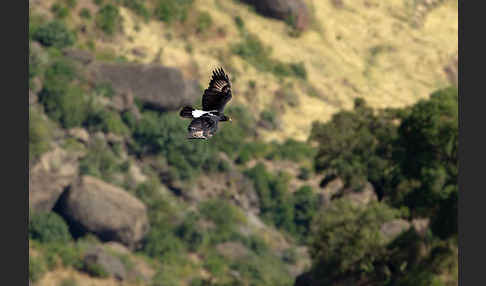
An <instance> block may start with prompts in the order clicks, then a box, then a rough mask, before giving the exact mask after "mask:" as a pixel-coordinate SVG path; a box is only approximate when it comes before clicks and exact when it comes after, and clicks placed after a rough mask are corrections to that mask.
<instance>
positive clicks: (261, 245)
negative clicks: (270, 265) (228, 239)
mask: <svg viewBox="0 0 486 286" xmlns="http://www.w3.org/2000/svg"><path fill="white" fill-rule="evenodd" d="M243 243H244V244H245V246H246V247H248V248H249V249H251V250H252V251H253V252H255V254H256V255H259V256H264V255H266V254H268V251H269V250H270V248H269V247H268V245H267V243H266V242H265V241H264V240H263V239H262V238H261V237H259V236H257V235H254V234H252V235H250V236H249V237H248V238H247V239H245V240H244V241H243Z"/></svg>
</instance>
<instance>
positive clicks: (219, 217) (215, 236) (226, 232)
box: [199, 199, 244, 244]
mask: <svg viewBox="0 0 486 286" xmlns="http://www.w3.org/2000/svg"><path fill="white" fill-rule="evenodd" d="M199 212H200V214H201V216H202V217H203V218H205V219H209V220H211V221H212V222H213V223H214V224H215V225H216V228H215V229H214V230H213V231H211V233H210V234H211V238H210V242H211V243H212V244H215V243H219V242H224V241H228V240H230V239H231V238H232V237H233V236H234V234H235V230H236V227H237V226H238V224H240V223H242V222H244V218H243V216H242V214H240V213H239V210H238V209H237V208H236V207H234V206H233V205H231V204H230V203H228V202H226V201H224V200H220V199H212V200H207V201H205V202H203V203H201V204H200V206H199Z"/></svg>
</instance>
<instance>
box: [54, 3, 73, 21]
mask: <svg viewBox="0 0 486 286" xmlns="http://www.w3.org/2000/svg"><path fill="white" fill-rule="evenodd" d="M51 12H52V13H53V14H54V16H55V17H56V18H58V19H64V18H66V17H68V16H69V8H68V7H67V6H65V5H63V4H61V3H54V4H53V5H52V6H51Z"/></svg>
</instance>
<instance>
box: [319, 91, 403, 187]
mask: <svg viewBox="0 0 486 286" xmlns="http://www.w3.org/2000/svg"><path fill="white" fill-rule="evenodd" d="M396 119H400V114H399V113H398V112H394V110H384V111H382V113H381V114H375V112H374V111H373V109H371V108H370V107H368V106H367V105H366V103H365V101H364V100H363V99H357V100H355V105H354V110H353V111H341V112H339V113H336V114H335V115H334V116H333V117H332V119H331V121H330V122H328V123H326V124H319V123H314V124H313V126H312V132H311V136H310V140H311V141H315V142H325V144H320V145H319V148H318V151H317V155H316V158H315V166H316V170H317V171H322V170H327V171H328V172H329V171H331V172H332V171H334V172H336V173H337V174H339V176H340V177H342V178H343V179H344V181H345V184H346V186H349V187H352V188H356V189H358V188H360V187H362V186H363V184H364V182H365V180H366V179H368V180H369V181H370V182H371V183H372V184H373V185H374V186H377V187H378V185H379V184H380V185H385V184H386V182H382V181H386V180H388V178H389V174H390V172H392V170H393V167H394V164H393V162H391V161H390V159H391V155H392V154H391V153H392V148H393V142H394V140H395V139H396V136H397V135H396V134H397V130H396V125H395V124H394V123H393V121H394V120H396ZM378 192H383V191H382V190H378ZM379 195H380V194H379Z"/></svg>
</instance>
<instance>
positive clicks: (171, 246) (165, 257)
mask: <svg viewBox="0 0 486 286" xmlns="http://www.w3.org/2000/svg"><path fill="white" fill-rule="evenodd" d="M183 250H184V245H183V244H182V242H181V240H180V239H178V238H177V237H176V236H175V235H174V234H173V233H172V232H171V229H170V228H168V226H167V225H165V226H162V225H158V226H155V227H152V229H151V230H150V232H149V233H148V234H147V237H146V238H145V245H144V247H143V252H144V253H145V254H147V255H148V256H150V257H152V258H154V259H158V260H160V261H163V262H164V261H170V260H172V259H175V258H176V257H177V256H179V255H181V252H182V251H183Z"/></svg>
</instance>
